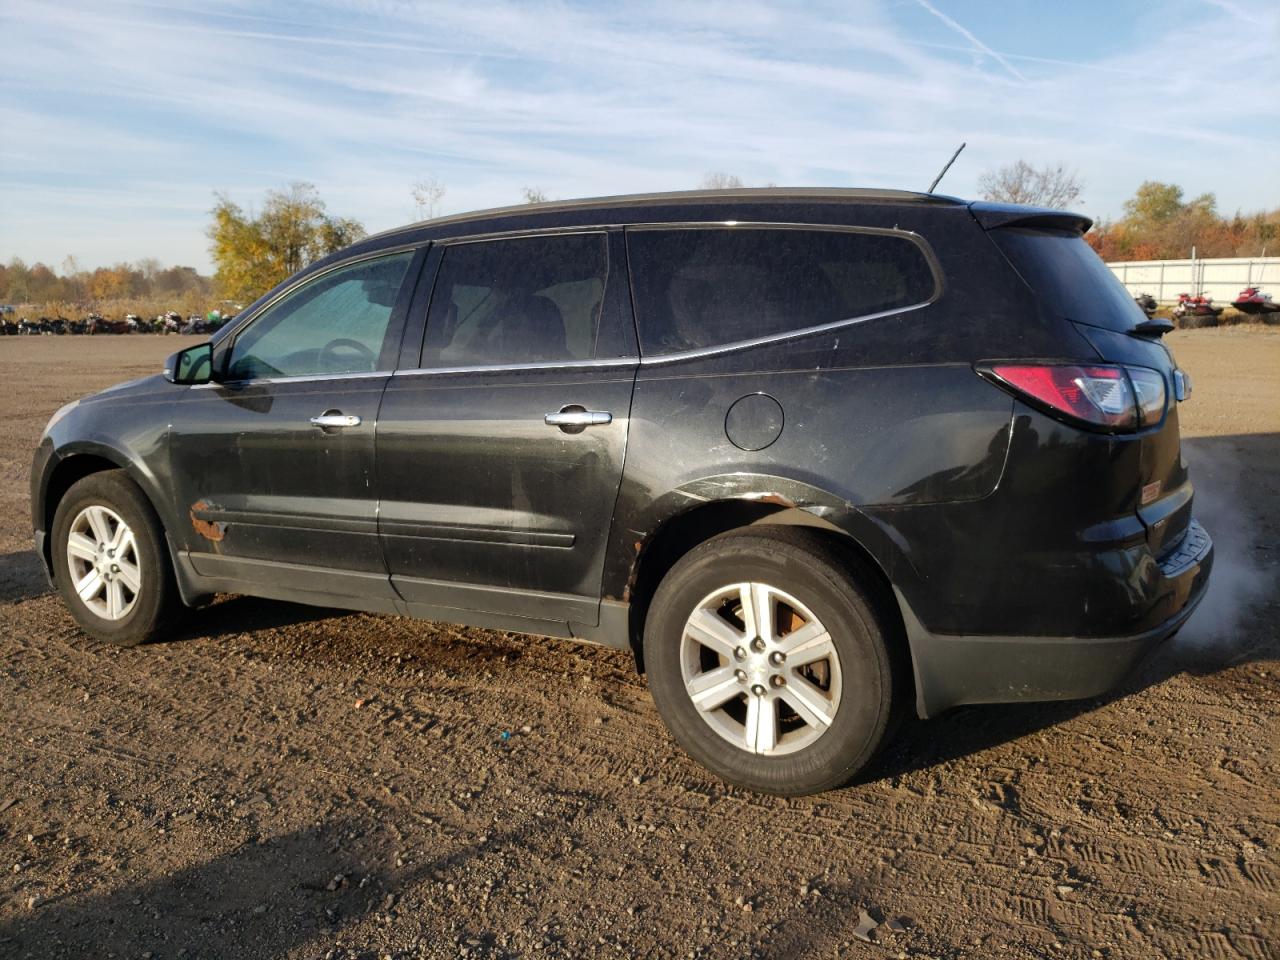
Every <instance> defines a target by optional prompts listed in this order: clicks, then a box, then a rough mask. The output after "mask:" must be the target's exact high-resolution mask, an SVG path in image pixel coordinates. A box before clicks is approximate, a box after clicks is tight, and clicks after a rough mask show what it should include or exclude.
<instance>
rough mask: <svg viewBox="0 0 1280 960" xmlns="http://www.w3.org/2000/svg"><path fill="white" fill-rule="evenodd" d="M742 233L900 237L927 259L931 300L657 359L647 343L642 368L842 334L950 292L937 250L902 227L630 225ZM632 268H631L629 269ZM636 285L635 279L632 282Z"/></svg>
mask: <svg viewBox="0 0 1280 960" xmlns="http://www.w3.org/2000/svg"><path fill="white" fill-rule="evenodd" d="M725 228H729V229H742V230H804V231H806V232H826V233H864V234H871V235H873V236H888V237H900V238H902V239H903V240H907V241H909V242H910V243H912V244H914V245H915V247H916V249H917V250H919V251H920V254H921V256H923V257H924V260H925V263H926V264H927V265H928V267H929V273H930V275H931V276H932V277H933V293H932V295H931V296H930V297H929V298H928V299H927V300H922V301H920V302H919V303H911V304H907V305H906V306H903V307H894V308H893V309H891V310H880V311H878V312H876V313H865V314H859V315H858V316H856V317H844V318H842V319H840V320H830V321H828V322H826V323H818V324H813V325H812V326H808V327H801V328H799V329H796V330H783V331H779V332H778V333H771V334H767V335H765V336H763V337H752V338H751V339H748V340H731V341H730V342H728V343H718V344H714V345H712V346H709V347H695V348H693V349H690V350H677V351H675V352H673V353H663V354H656V355H653V356H644V343H643V342H641V344H640V353H641V360H640V365H641V366H644V367H651V366H658V365H661V364H667V363H678V362H680V361H682V360H694V359H698V358H701V357H710V356H715V355H717V354H721V353H730V352H733V351H736V350H749V349H751V348H752V347H759V346H765V345H767V344H771V343H779V342H781V341H784V340H792V339H795V338H797V337H808V336H812V335H814V334H818V333H826V332H827V331H829V330H838V329H840V328H843V327H848V326H852V325H854V324H858V323H866V322H867V321H868V320H882V319H884V318H885V317H892V316H897V315H900V314H905V313H911V312H913V311H915V310H920V309H923V308H924V307H927V306H929V305H930V304H933V303H936V302H937V301H938V299H939V298H940V297H941V296H942V294H943V292H944V291H945V290H946V277H945V275H944V274H943V272H942V265H941V264H940V263H938V258H937V257H936V256H935V255H934V252H933V248H932V247H930V246H929V243H928V241H927V240H925V238H924V237H922V236H921V235H920V234H918V233H916V232H915V231H914V230H902V229H900V228H898V227H860V226H856V225H852V224H838V223H791V222H788V223H772V222H769V221H758V220H751V221H746V220H741V221H740V220H723V221H715V222H712V221H696V220H689V221H682V222H677V221H672V222H670V223H642V224H641V223H638V224H629V225H628V226H627V228H626V229H627V230H636V231H645V232H649V231H655V230H666V229H670V230H722V229H725ZM629 266H630V264H628V267H629ZM632 282H633V283H634V278H632ZM632 309H633V310H635V311H636V317H635V322H636V329H637V331H638V330H639V328H640V316H639V311H638V309H636V307H635V306H634V301H633V307H632Z"/></svg>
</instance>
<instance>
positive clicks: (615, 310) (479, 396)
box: [377, 230, 638, 630]
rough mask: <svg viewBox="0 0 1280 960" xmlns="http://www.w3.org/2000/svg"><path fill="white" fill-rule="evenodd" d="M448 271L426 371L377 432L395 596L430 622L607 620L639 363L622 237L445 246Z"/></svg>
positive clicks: (409, 374) (407, 373) (387, 405)
mask: <svg viewBox="0 0 1280 960" xmlns="http://www.w3.org/2000/svg"><path fill="white" fill-rule="evenodd" d="M432 263H433V265H438V267H437V269H436V273H435V284H434V288H433V292H432V295H431V299H430V308H429V311H428V313H427V318H426V336H425V342H424V344H423V347H422V352H421V356H420V359H419V360H418V363H417V365H416V366H407V367H405V368H403V369H400V370H397V371H396V373H395V376H394V377H392V379H391V382H390V384H389V385H388V387H387V390H386V393H385V396H384V399H383V403H382V408H381V412H380V414H379V420H378V431H377V472H378V477H379V484H380V501H381V504H380V512H379V521H378V529H379V533H380V536H381V540H382V545H383V550H384V552H385V556H386V563H387V567H388V569H389V571H390V573H391V580H392V583H393V584H394V586H395V589H396V590H397V591H398V592H399V594H400V595H401V596H402V597H403V598H404V600H405V601H407V602H408V603H409V605H410V609H411V611H412V612H413V613H415V614H417V615H420V616H439V617H441V618H445V619H447V618H448V616H449V611H450V610H458V609H461V610H472V611H481V612H485V613H489V614H500V615H506V616H508V617H513V618H520V620H524V621H543V622H550V621H554V622H557V623H559V624H561V625H563V624H565V623H567V622H569V621H573V622H576V623H583V624H589V625H594V624H596V623H597V621H598V616H599V603H600V579H601V572H602V569H603V564H604V550H605V545H606V542H607V539H608V533H609V525H610V522H611V520H612V516H613V507H614V502H615V500H616V499H617V494H618V486H619V484H620V482H621V478H622V466H623V457H624V455H625V452H626V443H627V428H628V424H629V419H630V409H631V392H632V386H633V383H634V380H635V370H636V365H637V363H638V353H637V348H636V342H635V328H634V323H633V320H632V318H631V308H630V300H629V297H628V295H627V279H626V273H625V269H626V268H625V263H626V261H625V256H623V255H622V248H621V234H614V233H610V232H607V231H603V230H588V231H583V232H571V233H553V234H537V235H527V236H517V237H503V238H498V239H487V240H459V241H445V242H444V243H442V244H441V245H440V246H439V247H438V248H437V251H436V253H434V254H433V258H432ZM428 272H430V268H429V269H428ZM525 625H527V626H528V627H529V628H530V629H532V630H536V629H537V627H536V625H534V624H532V623H527V624H525ZM518 626H520V624H519V623H513V627H518Z"/></svg>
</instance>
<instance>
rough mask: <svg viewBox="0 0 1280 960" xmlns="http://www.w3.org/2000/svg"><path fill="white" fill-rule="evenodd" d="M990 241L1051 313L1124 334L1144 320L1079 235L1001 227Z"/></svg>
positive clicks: (1099, 259)
mask: <svg viewBox="0 0 1280 960" xmlns="http://www.w3.org/2000/svg"><path fill="white" fill-rule="evenodd" d="M991 237H992V239H994V240H995V242H996V244H997V245H998V246H999V247H1000V249H1001V250H1002V251H1004V255H1005V256H1006V257H1008V259H1009V262H1010V263H1012V264H1013V267H1014V269H1015V270H1017V271H1018V273H1019V274H1020V275H1021V276H1022V279H1023V280H1025V281H1026V282H1027V285H1028V286H1030V287H1031V289H1032V290H1034V291H1035V293H1036V295H1037V296H1038V297H1039V298H1040V299H1041V300H1042V301H1043V302H1044V304H1045V305H1046V306H1047V307H1048V308H1049V309H1050V310H1051V311H1053V312H1054V313H1056V314H1058V315H1059V316H1062V317H1065V318H1066V319H1068V320H1075V321H1077V322H1078V323H1086V324H1090V325H1092V326H1095V327H1105V328H1106V329H1108V330H1119V331H1122V332H1125V333H1127V332H1128V331H1130V330H1132V329H1133V328H1134V327H1135V326H1137V325H1138V324H1139V323H1142V322H1143V321H1145V320H1146V319H1147V316H1146V314H1145V313H1143V312H1142V308H1141V307H1139V306H1138V305H1137V304H1136V303H1135V302H1134V300H1133V297H1132V296H1130V294H1129V291H1128V290H1126V289H1125V288H1124V284H1122V283H1121V282H1120V281H1119V279H1117V277H1116V275H1115V274H1114V273H1112V272H1111V269H1110V268H1109V267H1108V266H1107V265H1106V264H1105V263H1103V262H1102V260H1101V258H1100V257H1099V256H1098V255H1097V254H1096V253H1094V252H1093V248H1092V247H1090V246H1089V245H1088V244H1087V243H1085V242H1084V238H1082V237H1081V236H1080V235H1079V234H1078V233H1073V232H1067V231H1062V230H1028V229H1022V228H1018V227H1000V228H998V229H995V230H992V231H991Z"/></svg>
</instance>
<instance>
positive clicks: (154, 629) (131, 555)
mask: <svg viewBox="0 0 1280 960" xmlns="http://www.w3.org/2000/svg"><path fill="white" fill-rule="evenodd" d="M51 554H52V559H53V579H54V583H55V584H56V585H57V587H58V592H59V593H61V594H62V599H63V600H64V601H65V603H66V604H67V607H68V609H70V611H71V615H72V616H73V617H75V619H76V622H77V623H78V624H80V628H81V629H82V630H84V632H85V633H87V634H89V635H90V636H91V637H95V638H97V639H99V640H106V641H108V642H110V643H115V644H118V645H120V646H133V645H135V644H139V643H144V642H146V641H147V640H152V639H155V638H156V637H157V636H158V635H159V634H160V633H161V632H162V631H163V629H164V628H165V627H166V626H167V625H168V624H169V623H170V621H171V620H172V619H173V618H174V616H175V615H176V613H177V612H178V610H179V609H180V607H181V601H180V600H179V598H178V589H177V585H176V584H175V583H174V579H173V571H172V569H171V568H170V565H169V554H168V551H167V550H166V549H165V544H164V533H163V531H162V530H161V527H160V522H159V520H158V519H157V518H156V515H155V511H154V510H153V509H152V507H151V504H150V503H149V502H148V501H147V498H146V496H145V495H144V494H143V493H142V491H141V490H140V489H139V488H138V486H137V484H135V483H134V482H133V481H132V480H130V479H129V478H128V476H127V475H126V474H125V473H124V471H122V470H107V471H104V472H102V473H94V474H91V475H89V476H87V477H85V478H84V479H83V480H79V481H77V482H76V483H75V484H73V485H72V487H71V489H70V490H68V491H67V493H66V495H65V496H64V497H63V498H62V500H61V502H60V503H59V504H58V509H57V511H56V513H55V514H54V518H53V540H52V543H51Z"/></svg>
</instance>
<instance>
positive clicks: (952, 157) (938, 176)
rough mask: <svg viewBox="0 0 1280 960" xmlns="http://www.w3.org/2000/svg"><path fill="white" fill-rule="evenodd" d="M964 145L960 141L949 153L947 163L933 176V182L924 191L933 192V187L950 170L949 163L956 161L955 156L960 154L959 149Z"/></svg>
mask: <svg viewBox="0 0 1280 960" xmlns="http://www.w3.org/2000/svg"><path fill="white" fill-rule="evenodd" d="M964 146H965V145H964V144H963V143H962V144H960V146H958V147H956V152H955V153H953V154H952V155H951V159H950V160H948V161H947V165H946V166H945V167H943V168H942V171H941V172H940V173H939V174H938V175H937V176H936V177H934V178H933V183H931V184H929V189H928V190H926V191H925V193H933V188H934V187H936V186H937V185H938V184H939V183H940V182H941V180H942V178H943V177H945V176H946V175H947V171H948V170H950V169H951V165H952V164H953V163H955V162H956V157H958V156H960V151H961V150H963V149H964Z"/></svg>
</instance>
